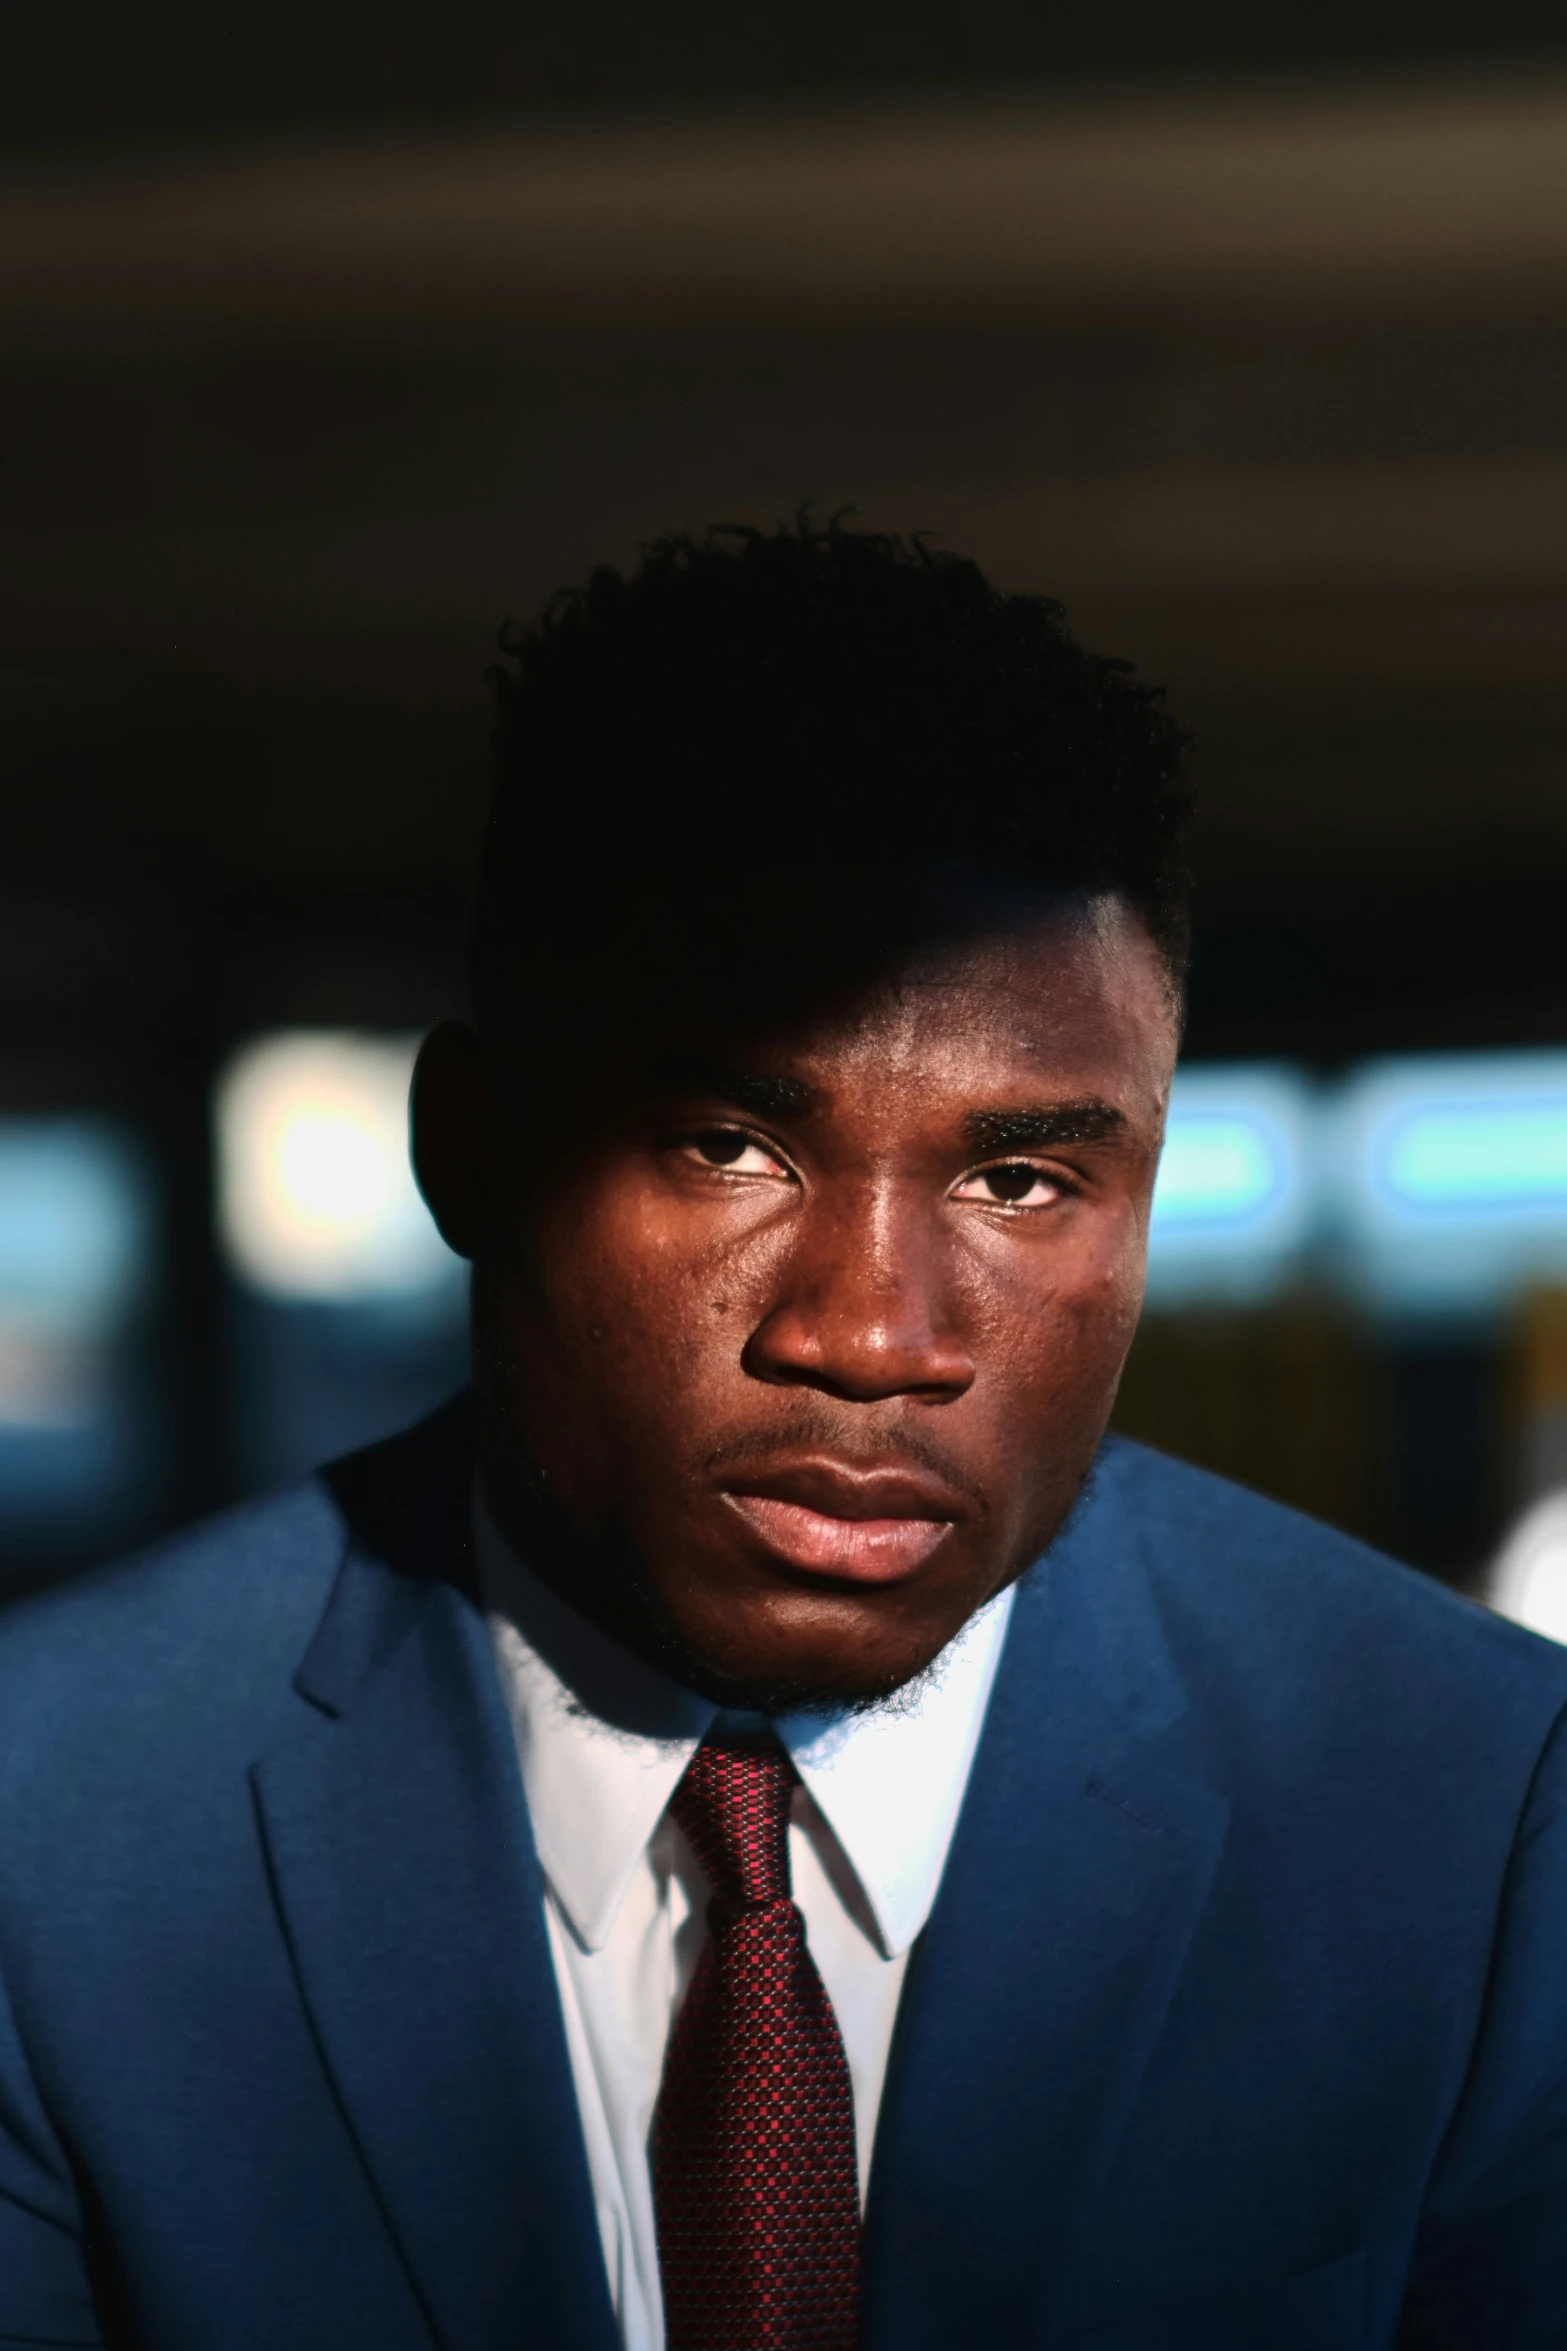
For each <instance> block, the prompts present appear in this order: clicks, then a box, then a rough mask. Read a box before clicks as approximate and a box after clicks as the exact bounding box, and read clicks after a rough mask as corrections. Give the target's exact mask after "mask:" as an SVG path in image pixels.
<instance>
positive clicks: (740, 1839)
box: [669, 1740, 795, 1910]
mask: <svg viewBox="0 0 1567 2351" xmlns="http://www.w3.org/2000/svg"><path fill="white" fill-rule="evenodd" d="M794 1776H795V1775H794V1766H793V1764H792V1763H791V1762H790V1761H789V1758H788V1756H787V1755H785V1754H784V1752H783V1750H782V1749H781V1748H779V1747H742V1746H732V1747H729V1746H722V1745H718V1744H715V1743H714V1742H713V1741H711V1740H708V1741H704V1743H703V1744H702V1745H701V1746H700V1747H698V1749H697V1751H696V1753H695V1754H694V1755H693V1756H692V1758H691V1761H690V1763H689V1764H688V1765H687V1766H686V1773H685V1777H684V1779H683V1780H682V1781H681V1783H680V1785H679V1787H678V1788H677V1789H676V1790H675V1792H674V1795H673V1796H672V1797H671V1799H670V1805H669V1809H670V1811H671V1812H672V1813H673V1814H674V1816H675V1818H676V1820H677V1821H678V1822H679V1823H680V1826H681V1827H682V1829H684V1831H685V1833H686V1835H687V1837H688V1838H689V1839H690V1841H691V1846H692V1850H693V1851H694V1852H695V1854H696V1857H697V1859H698V1861H700V1863H701V1864H702V1873H703V1875H704V1876H705V1877H706V1879H707V1882H708V1884H709V1886H710V1887H711V1888H712V1891H713V1895H714V1898H715V1899H716V1900H717V1901H719V1902H721V1903H722V1904H724V1905H725V1907H726V1908H730V1909H737V1910H752V1909H756V1908H758V1907H759V1906H760V1905H761V1904H763V1903H767V1902H787V1901H788V1899H789V1799H790V1796H791V1795H792V1793H793V1790H794Z"/></svg>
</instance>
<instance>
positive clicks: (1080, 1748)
mask: <svg viewBox="0 0 1567 2351" xmlns="http://www.w3.org/2000/svg"><path fill="white" fill-rule="evenodd" d="M1187 1715H1188V1703H1187V1697H1186V1693H1185V1690H1184V1688H1183V1686H1182V1683H1181V1680H1180V1676H1179V1674H1178V1672H1177V1670H1176V1668H1175V1666H1174V1664H1173V1662H1172V1659H1171V1657H1170V1653H1169V1650H1168V1647H1167V1645H1166V1643H1165V1639H1164V1634H1163V1629H1162V1626H1161V1623H1160V1619H1159V1613H1158V1609H1157V1605H1156V1602H1155V1598H1154V1593H1153V1589H1152V1585H1151V1582H1150V1579H1149V1575H1148V1572H1147V1562H1146V1561H1145V1559H1144V1558H1143V1556H1142V1547H1141V1536H1140V1529H1139V1527H1138V1524H1137V1522H1136V1518H1135V1515H1134V1514H1133V1513H1132V1512H1131V1511H1130V1510H1129V1509H1128V1508H1127V1506H1126V1503H1125V1499H1124V1496H1123V1492H1122V1483H1121V1478H1120V1474H1119V1462H1118V1459H1117V1452H1116V1449H1115V1448H1114V1447H1111V1448H1108V1449H1107V1451H1106V1453H1105V1454H1104V1455H1103V1456H1102V1457H1101V1462H1100V1466H1099V1468H1098V1470H1097V1472H1096V1474H1095V1478H1094V1480H1093V1481H1092V1483H1091V1486H1090V1489H1089V1491H1088V1492H1087V1494H1086V1495H1085V1496H1084V1499H1083V1501H1082V1503H1081V1504H1080V1505H1079V1508H1078V1510H1077V1512H1076V1513H1075V1515H1074V1517H1073V1519H1072V1521H1071V1523H1070V1524H1069V1526H1068V1527H1067V1529H1066V1531H1065V1532H1064V1533H1063V1535H1062V1536H1061V1537H1060V1538H1059V1539H1058V1540H1057V1542H1056V1544H1055V1545H1054V1546H1053V1547H1052V1549H1051V1551H1050V1552H1049V1553H1047V1554H1046V1556H1045V1558H1044V1559H1043V1560H1042V1561H1041V1562H1040V1563H1039V1564H1038V1566H1037V1567H1036V1568H1035V1569H1033V1570H1032V1571H1031V1573H1030V1575H1029V1576H1028V1577H1027V1578H1026V1579H1025V1581H1024V1583H1023V1584H1022V1585H1021V1587H1020V1588H1019V1592H1018V1601H1017V1607H1016V1609H1015V1611H1014V1615H1013V1621H1012V1630H1011V1636H1010V1638H1009V1641H1008V1644H1007V1650H1006V1654H1005V1656H1004V1658H1003V1660H1002V1665H1001V1671H1000V1675H999V1677H998V1680H997V1685H996V1689H995V1692H994V1695H993V1697H992V1701H991V1706H990V1712H989V1716H988V1718H987V1721H986V1725H985V1730H984V1734H983V1737H982V1739H981V1742H980V1747H979V1752H978V1755H977V1757H976V1759H975V1765H974V1771H973V1775H972V1778H971V1780H970V1783H969V1791H968V1798H967V1801H966V1803H965V1806H964V1810H963V1815H962V1818H961V1821H960V1823H959V1827H958V1833H957V1837H956V1840H955V1842H954V1845H953V1849H952V1853H951V1856H950V1858H949V1861H948V1865H947V1870H946V1875H945V1877H944V1879H943V1882H942V1887H941V1891H940V1894H939V1895H938V1897H937V1901H936V1906H935V1909H934V1911H933V1913H932V1916H931V1920H930V1924H929V1926H928V1927H927V1929H926V1932H925V1934H924V1936H923V1938H922V1940H921V1942H920V1944H919V1946H918V1947H917V1949H916V1951H915V1954H914V1958H913V1961H912V1963H911V1967H910V1972H909V1976H908V1979H907V1982H906V1984H905V1988H904V1994H903V2001H902V2005H901V2008H900V2012H899V2019H898V2027H897V2032H896V2035H895V2039H894V2044H893V2051H892V2058H891V2063H890V2067H889V2073H888V2081H887V2088H886V2093H885V2097H884V2101H883V2105H882V2110H881V2119H880V2124H879V2128H878V2135H877V2146H876V2154H875V2159H874V2162H873V2166H872V2171H871V2187H870V2198H869V2205H868V2210H867V2216H866V2245H865V2281H866V2286H865V2290H866V2315H865V2342H866V2345H867V2346H868V2351H937V2347H938V2346H945V2345H948V2344H951V2343H953V2342H976V2343H979V2342H983V2343H1006V2342H1017V2343H1022V2342H1036V2341H1043V2340H1048V2339H1050V2337H1051V2336H1052V2334H1053V2333H1054V2331H1055V2330H1056V2328H1057V2327H1058V2326H1059V2325H1060V2324H1061V2323H1062V2320H1063V2317H1064V2314H1065V2313H1066V2311H1067V2310H1068V2308H1069V2307H1070V2301H1071V2293H1072V2275H1073V2268H1074V2262H1075V2259H1076V2256H1077V2250H1078V2248H1079V2247H1080V2245H1081V2244H1082V2241H1083V2239H1084V2236H1085V2234H1086V2232H1087V2231H1088V2229H1089V2227H1090V2224H1091V2222H1092V2218H1093V2214H1094V2211H1095V2208H1096V2206H1097V2204H1098V2201H1099V2198H1100V2195H1101V2193H1102V2190H1103V2187H1104V2183H1105V2181H1106V2178H1107V2176H1108V2174H1109V2172H1110V2169H1111V2165H1112V2163H1113V2161H1114V2157H1115V2153H1116V2149H1117V2146H1118V2144H1119V2142H1120V2139H1121V2136H1122V2133H1123V2131H1124V2129H1125V2127H1126V2124H1127V2121H1128V2118H1129V2117H1130V2115H1131V2114H1132V2112H1133V2110H1134V2108H1135V2104H1136V2100H1137V2097H1138V2093H1139V2088H1140V2085H1141V2082H1142V2079H1143V2074H1144V2070H1145V2068H1146V2066H1147V2063H1148V2060H1149V2057H1150V2054H1151V2052H1152V2050H1153V2048H1154V2046H1155V2044H1156V2042H1157V2040H1158V2037H1159V2033H1160V2030H1161V2028H1162V2026H1163V2023H1164V2020H1165V2017H1166V2015H1167V2013H1168V2010H1169V2006H1170V2002H1171V2000H1172V1998H1173V1996H1174V1994H1175V1991H1176V1988H1177V1986H1178V1984H1179V1981H1180V1978H1181V1973H1182V1969H1183V1967H1184V1965H1185V1961H1186V1955H1187V1952H1188V1949H1189V1948H1190V1945H1191V1942H1192V1939H1193V1935H1194V1932H1195V1929H1196V1926H1197V1923H1198V1920H1199V1919H1200V1917H1201V1915H1202V1912H1203V1908H1204V1905H1205V1904H1206V1902H1207V1899H1208V1895H1209V1890H1210V1887H1211V1885H1212V1881H1213V1878H1214V1874H1215V1870H1216V1867H1217V1864H1218V1859H1219V1855H1220V1852H1221V1850H1222V1846H1223V1842H1224V1836H1225V1831H1226V1826H1227V1822H1228V1806H1227V1804H1226V1803H1225V1801H1224V1799H1223V1798H1222V1796H1220V1795H1219V1794H1218V1793H1216V1791H1215V1790H1214V1789H1213V1788H1212V1787H1211V1786H1210V1785H1209V1783H1208V1780H1207V1778H1206V1775H1205V1773H1204V1771H1203V1768H1202V1766H1201V1763H1200V1761H1199V1759H1198V1758H1197V1757H1196V1755H1195V1754H1194V1752H1193V1745H1192V1742H1191V1741H1190V1739H1189V1737H1187V1736H1186V1735H1185V1734H1186V1732H1187V1731H1188V1730H1189V1727H1190V1726H1189V1724H1188V1722H1187V1720H1186V1718H1187Z"/></svg>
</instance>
